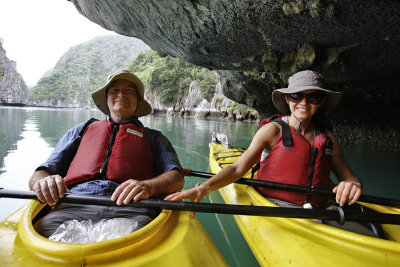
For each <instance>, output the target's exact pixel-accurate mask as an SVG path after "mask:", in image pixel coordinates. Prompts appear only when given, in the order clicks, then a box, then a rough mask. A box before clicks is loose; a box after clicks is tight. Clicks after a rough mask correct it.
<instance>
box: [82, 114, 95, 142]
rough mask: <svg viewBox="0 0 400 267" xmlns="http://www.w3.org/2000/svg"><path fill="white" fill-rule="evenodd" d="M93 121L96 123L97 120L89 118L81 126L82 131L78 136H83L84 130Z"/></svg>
mask: <svg viewBox="0 0 400 267" xmlns="http://www.w3.org/2000/svg"><path fill="white" fill-rule="evenodd" d="M95 121H98V119H95V118H91V119H90V120H88V121H87V122H86V123H85V125H83V128H82V130H81V131H80V132H79V136H80V137H82V136H83V134H84V133H85V131H86V128H87V127H89V125H90V124H92V123H93V122H95Z"/></svg>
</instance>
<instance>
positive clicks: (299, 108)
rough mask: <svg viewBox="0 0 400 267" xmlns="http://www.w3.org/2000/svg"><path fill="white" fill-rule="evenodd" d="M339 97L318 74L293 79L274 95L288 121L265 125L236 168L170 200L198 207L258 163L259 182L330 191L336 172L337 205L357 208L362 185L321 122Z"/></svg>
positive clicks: (277, 193) (276, 193)
mask: <svg viewBox="0 0 400 267" xmlns="http://www.w3.org/2000/svg"><path fill="white" fill-rule="evenodd" d="M340 97H341V93H338V92H334V91H330V90H327V89H324V88H323V85H322V77H321V75H319V74H318V73H316V72H313V71H309V70H306V71H301V72H298V73H296V74H294V75H292V76H291V77H290V78H289V86H288V88H283V89H277V90H274V91H273V93H272V100H273V102H274V105H275V107H276V108H277V109H278V111H280V112H281V113H283V114H287V116H280V117H281V118H276V119H274V120H268V119H267V120H266V121H264V122H265V124H264V125H263V124H262V126H261V128H260V129H259V130H258V131H257V133H256V135H255V136H254V138H253V140H252V142H251V144H250V146H249V148H248V149H247V150H246V151H245V152H244V153H243V154H242V156H240V157H239V159H238V160H237V161H236V162H235V163H233V164H232V165H230V166H228V167H226V168H224V169H223V170H221V171H220V172H219V173H218V174H216V175H215V176H213V177H212V178H211V179H209V180H207V181H206V182H204V183H203V184H201V185H200V186H197V187H195V188H192V189H188V190H185V191H182V192H178V193H175V194H172V195H169V196H168V197H167V198H166V200H173V201H177V200H182V199H184V198H190V199H191V200H192V201H194V202H199V201H201V199H202V198H203V197H204V196H205V194H206V193H207V192H210V191H211V190H216V189H218V188H221V187H223V186H225V185H227V184H230V183H232V182H235V181H236V180H238V179H239V178H241V177H242V176H243V175H244V174H245V173H246V172H247V171H248V170H249V169H250V168H252V166H254V165H255V164H256V163H257V161H258V160H260V169H259V171H258V179H261V180H268V181H275V182H282V183H285V182H287V183H291V184H298V185H308V186H314V187H317V188H322V189H327V188H328V187H329V174H330V171H331V170H333V172H334V173H335V175H336V176H337V177H338V179H339V180H340V183H339V184H338V185H337V186H336V187H335V188H334V189H333V192H334V193H335V194H336V202H337V203H338V204H339V205H340V206H343V205H344V204H345V203H347V204H349V205H351V204H354V203H355V202H356V201H357V199H358V198H359V197H360V195H361V192H362V187H361V183H360V180H359V179H358V178H357V177H356V176H355V174H354V173H353V172H352V171H351V169H350V168H349V166H348V164H347V163H346V161H345V159H344V157H343V154H342V152H341V150H340V147H339V143H338V141H337V139H336V137H335V136H334V135H333V133H332V132H331V131H330V130H328V129H326V128H323V127H321V123H318V122H317V121H318V118H320V115H319V114H318V111H319V110H328V109H331V108H333V107H334V106H336V105H337V104H338V102H339V100H340ZM285 125H288V126H289V127H287V126H285ZM285 128H286V130H285ZM288 129H289V130H290V131H289V130H288ZM288 135H289V138H288ZM287 139H289V143H286V141H285V140H287ZM305 163H306V164H305ZM258 191H259V192H260V193H261V194H263V195H264V196H266V197H268V198H270V199H271V200H272V201H274V202H275V203H277V204H279V205H283V206H293V205H296V206H298V205H303V206H304V207H311V206H314V207H321V206H324V205H326V201H327V199H326V198H322V197H318V196H311V195H308V196H307V195H305V194H304V193H295V192H287V191H285V192H284V191H282V190H271V189H265V188H259V189H258ZM282 192H283V193H282Z"/></svg>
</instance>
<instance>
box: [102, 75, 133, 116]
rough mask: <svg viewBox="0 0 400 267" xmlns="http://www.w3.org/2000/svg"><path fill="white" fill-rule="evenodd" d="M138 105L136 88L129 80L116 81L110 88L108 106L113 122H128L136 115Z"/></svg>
mask: <svg viewBox="0 0 400 267" xmlns="http://www.w3.org/2000/svg"><path fill="white" fill-rule="evenodd" d="M137 104H138V95H137V91H136V87H135V85H134V84H133V83H131V82H129V81H127V80H116V81H114V82H113V83H112V84H111V85H110V87H109V88H108V93H107V106H108V109H109V110H110V115H111V118H113V120H115V119H116V118H120V119H122V120H127V119H130V118H132V116H133V115H134V114H135V111H136V108H137Z"/></svg>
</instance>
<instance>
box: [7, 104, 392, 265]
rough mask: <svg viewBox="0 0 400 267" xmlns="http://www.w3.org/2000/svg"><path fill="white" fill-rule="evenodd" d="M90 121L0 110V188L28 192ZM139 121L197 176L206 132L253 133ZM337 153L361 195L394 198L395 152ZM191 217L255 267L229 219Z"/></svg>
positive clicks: (54, 112) (218, 125)
mask: <svg viewBox="0 0 400 267" xmlns="http://www.w3.org/2000/svg"><path fill="white" fill-rule="evenodd" d="M91 117H94V118H97V119H103V118H104V116H103V115H102V113H101V112H99V111H92V110H72V109H71V110H68V109H42V108H14V107H2V106H0V187H3V188H10V189H20V190H28V180H29V177H30V175H31V174H32V173H33V171H34V169H35V168H36V167H37V166H38V165H39V164H40V163H42V162H43V161H45V160H46V159H47V157H48V155H49V153H50V152H51V150H52V148H53V147H54V146H55V145H56V143H57V141H58V140H59V139H60V138H61V137H62V135H63V134H64V133H65V132H66V131H67V130H68V129H69V128H71V127H72V126H74V125H76V124H78V123H80V122H84V121H87V120H88V119H89V118H91ZM141 121H142V122H143V124H144V125H145V126H148V127H151V128H154V129H157V130H160V131H162V132H163V133H164V134H165V135H166V136H167V137H168V138H169V140H170V141H171V143H172V144H173V146H174V147H175V149H176V151H177V153H178V156H179V158H180V161H181V164H182V166H183V167H184V168H189V169H192V170H199V171H208V153H209V151H208V143H209V142H210V138H211V134H212V132H221V133H224V134H226V135H228V137H229V138H230V143H231V144H233V145H235V146H238V147H247V146H248V145H249V144H250V141H251V138H252V136H253V135H254V133H255V132H256V130H257V124H252V123H245V122H242V123H234V122H226V121H215V120H199V119H193V118H175V117H174V118H171V117H165V116H164V115H150V116H146V117H144V118H141ZM343 150H344V154H345V157H346V159H347V160H348V162H349V164H350V166H351V167H352V169H353V170H354V172H355V173H356V174H357V175H358V176H359V177H360V178H361V180H362V181H363V186H364V193H365V194H368V195H376V196H383V197H388V198H399V195H400V194H399V190H400V179H399V173H400V164H399V163H400V152H382V151H372V150H370V149H368V147H362V148H344V149H343ZM198 181H200V179H199V178H195V177H186V178H185V188H190V187H193V186H194V185H195V184H196V183H197V182H198ZM212 197H213V199H214V198H215V199H219V194H218V193H217V192H213V195H212ZM206 201H209V200H207V199H206ZM220 201H221V203H222V200H221V199H220ZM24 203H26V201H25V200H15V199H0V205H1V209H0V220H3V219H4V218H5V217H7V216H8V215H10V214H11V213H12V212H13V211H15V210H16V209H17V208H18V207H20V206H22V205H23V204H24ZM197 216H198V217H199V219H200V221H201V223H202V224H203V226H204V227H205V229H206V230H207V231H208V233H209V234H210V236H211V237H212V238H213V240H214V242H215V243H216V245H217V246H218V248H219V249H220V251H221V253H222V254H223V255H224V257H225V259H226V260H227V262H228V263H229V265H230V266H257V265H258V264H257V261H256V260H255V259H254V257H253V256H252V253H251V251H250V249H249V247H248V246H247V244H246V242H245V240H244V239H243V237H242V236H241V235H240V232H239V230H238V229H237V227H236V224H235V222H234V220H233V218H232V216H230V215H214V214H205V213H197ZM222 226H223V227H222Z"/></svg>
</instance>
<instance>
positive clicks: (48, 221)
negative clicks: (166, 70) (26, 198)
mask: <svg viewBox="0 0 400 267" xmlns="http://www.w3.org/2000/svg"><path fill="white" fill-rule="evenodd" d="M92 98H93V101H94V103H95V104H96V106H97V107H98V108H99V109H100V110H101V111H102V112H103V113H105V114H106V115H107V117H106V119H105V120H103V121H95V122H92V123H90V124H89V122H88V123H82V124H79V125H77V126H75V127H74V128H72V129H70V130H69V131H68V132H67V133H66V134H65V135H64V136H63V137H62V139H61V140H60V141H59V143H58V144H57V145H56V147H55V148H54V150H53V152H52V154H51V155H50V157H49V158H48V160H47V161H46V162H45V163H43V164H42V165H41V166H39V167H38V168H37V169H36V171H35V172H34V173H33V175H32V177H31V179H30V181H29V187H30V188H31V190H33V191H34V192H35V193H36V195H37V197H38V198H39V200H40V201H41V202H47V203H49V204H53V203H56V202H57V201H58V200H59V199H60V198H62V197H64V194H65V192H67V191H69V192H71V193H74V194H86V195H88V194H90V195H101V196H111V200H113V201H116V204H117V205H121V204H122V203H124V204H127V203H129V202H130V201H131V200H132V199H133V200H134V201H138V200H140V199H141V198H144V199H145V198H149V197H151V196H157V195H163V194H168V193H172V192H175V191H177V190H179V189H181V188H182V186H183V184H184V178H183V172H182V167H181V166H180V163H179V160H178V157H177V155H176V153H175V150H174V149H173V147H172V145H171V144H170V142H169V141H168V139H167V138H166V137H165V136H163V135H162V134H161V133H160V132H158V131H156V130H152V129H149V128H144V127H143V125H142V123H141V122H140V121H139V120H138V117H141V116H145V115H148V114H150V113H151V110H152V108H151V106H150V104H149V103H148V102H147V101H146V100H145V99H144V86H143V84H142V82H141V81H140V79H139V78H138V77H136V76H135V75H134V74H132V73H130V72H128V71H125V70H122V71H118V72H116V73H114V74H112V75H110V77H109V78H108V82H107V84H106V85H105V86H104V87H103V88H101V89H100V90H98V91H96V92H94V93H93V94H92ZM156 216H157V210H154V209H147V208H132V207H102V206H95V205H79V204H69V203H61V204H59V205H57V206H56V207H55V208H54V209H53V211H52V212H51V213H49V214H48V215H46V216H45V217H43V218H42V219H41V220H39V221H38V222H37V223H36V225H35V228H36V230H37V231H38V232H39V233H40V234H42V235H43V236H46V237H48V236H50V235H51V234H52V233H54V232H55V231H56V229H57V227H58V226H59V225H61V224H62V223H63V222H64V221H67V220H72V219H76V220H79V221H81V220H88V219H91V220H92V221H93V222H97V221H100V220H101V219H107V218H115V217H122V218H134V219H135V220H137V221H138V227H137V229H139V228H141V227H143V226H144V225H146V224H147V223H149V222H150V221H151V220H152V219H154V218H155V217H156Z"/></svg>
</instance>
